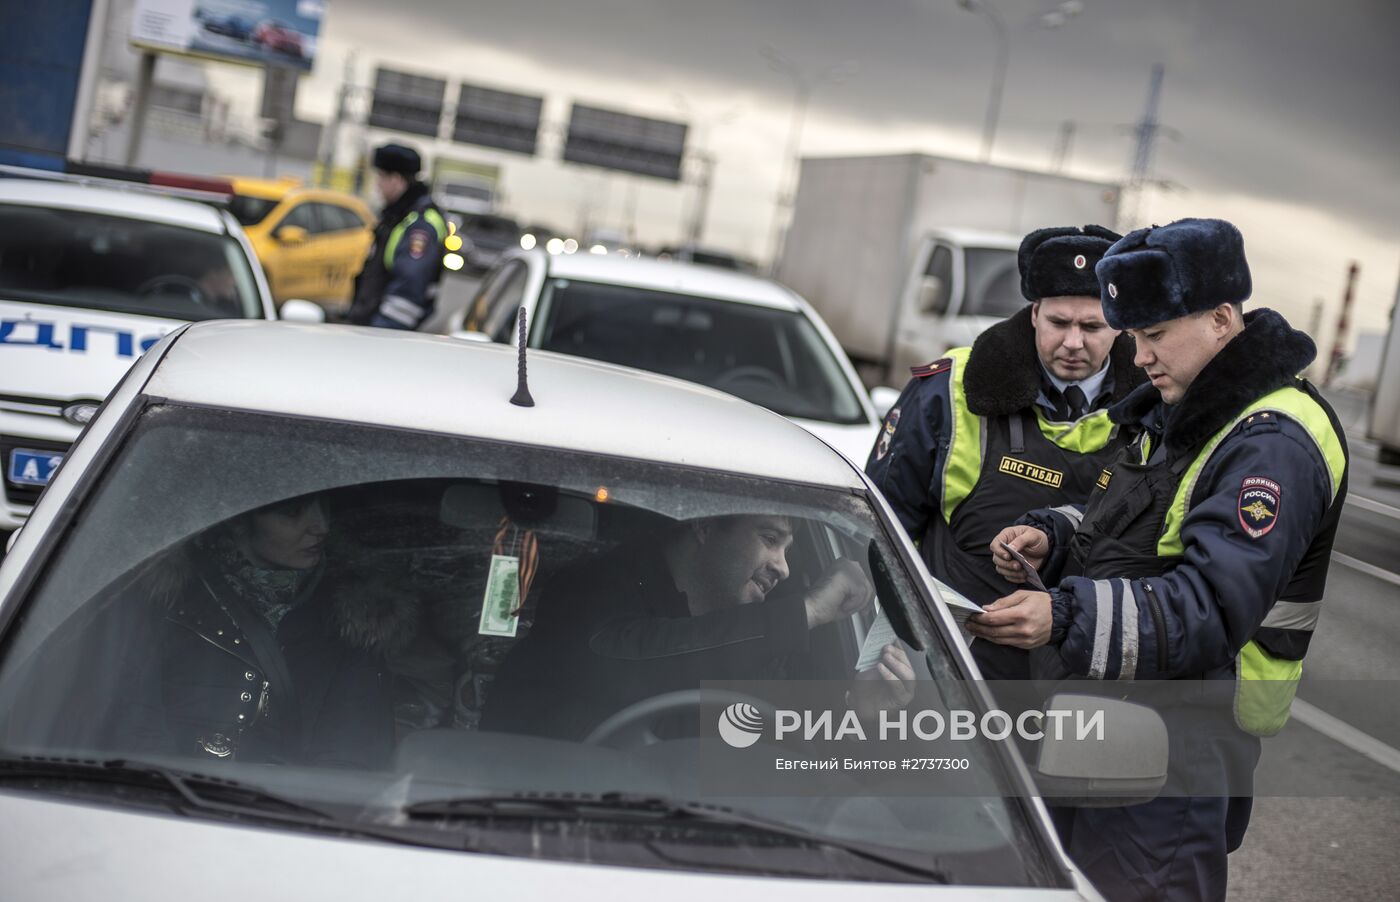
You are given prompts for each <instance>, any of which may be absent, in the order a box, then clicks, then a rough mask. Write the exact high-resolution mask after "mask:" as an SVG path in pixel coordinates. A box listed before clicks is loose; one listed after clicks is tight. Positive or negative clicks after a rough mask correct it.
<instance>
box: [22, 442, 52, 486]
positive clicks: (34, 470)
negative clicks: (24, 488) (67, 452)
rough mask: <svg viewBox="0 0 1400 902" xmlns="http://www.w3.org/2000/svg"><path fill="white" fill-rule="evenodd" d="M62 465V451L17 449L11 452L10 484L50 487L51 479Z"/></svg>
mask: <svg viewBox="0 0 1400 902" xmlns="http://www.w3.org/2000/svg"><path fill="white" fill-rule="evenodd" d="M61 463H63V452H61V451H35V450H33V449H32V448H15V449H14V450H13V451H11V452H10V472H9V474H8V475H9V478H10V482H12V483H14V484H15V485H39V486H43V485H48V484H49V479H50V478H51V477H52V476H53V473H54V471H55V470H57V469H58V465H59V464H61Z"/></svg>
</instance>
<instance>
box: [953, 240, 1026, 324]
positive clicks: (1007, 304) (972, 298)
mask: <svg viewBox="0 0 1400 902" xmlns="http://www.w3.org/2000/svg"><path fill="white" fill-rule="evenodd" d="M967 297H968V299H969V306H968V308H967V309H966V310H965V311H964V313H966V314H971V315H973V316H994V317H997V318H1002V317H1007V316H1011V315H1012V314H1014V313H1016V312H1017V311H1019V310H1021V309H1022V308H1024V307H1025V306H1026V299H1025V298H1024V297H1022V296H1021V278H1020V275H1019V273H1018V270H1017V268H1016V251H1015V250H1010V249H1006V248H997V247H970V248H968V249H967Z"/></svg>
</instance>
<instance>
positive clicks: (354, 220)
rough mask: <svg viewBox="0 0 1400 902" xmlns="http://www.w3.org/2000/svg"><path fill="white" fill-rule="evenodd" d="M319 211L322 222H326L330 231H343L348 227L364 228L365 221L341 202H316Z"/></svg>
mask: <svg viewBox="0 0 1400 902" xmlns="http://www.w3.org/2000/svg"><path fill="white" fill-rule="evenodd" d="M316 207H317V212H318V214H319V215H320V217H321V222H322V223H324V224H325V230H326V231H328V232H341V231H346V230H348V229H356V230H358V229H363V228H364V227H365V224H364V221H363V220H361V219H360V217H358V216H356V215H355V213H354V211H352V210H350V209H348V208H347V207H342V206H340V205H339V204H324V203H318V204H316Z"/></svg>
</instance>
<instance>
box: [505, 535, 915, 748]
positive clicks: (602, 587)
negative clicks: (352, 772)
mask: <svg viewBox="0 0 1400 902" xmlns="http://www.w3.org/2000/svg"><path fill="white" fill-rule="evenodd" d="M792 540H793V523H792V521H791V520H790V519H789V518H787V517H780V516H766V515H734V516H723V517H709V518H705V519H701V520H695V521H690V522H687V523H683V524H681V525H679V526H677V527H676V528H675V529H674V530H672V531H670V532H669V533H668V534H666V535H665V536H664V537H663V538H662V539H661V540H660V541H656V540H650V541H647V542H645V543H627V544H624V545H622V546H620V547H619V548H616V549H614V550H613V551H611V552H609V553H608V554H605V555H602V556H601V557H598V558H594V559H591V560H588V561H584V562H583V563H581V564H580V565H577V566H575V567H571V568H569V569H568V570H565V571H564V572H562V573H560V574H559V575H558V576H557V577H555V578H554V579H553V580H552V581H551V582H550V584H549V585H548V586H547V587H546V588H545V590H544V592H543V594H542V596H541V598H540V605H539V614H538V618H537V620H536V623H535V627H534V630H533V631H532V632H531V633H530V635H529V636H528V637H527V638H526V639H525V640H523V641H522V642H521V644H520V645H519V646H518V647H517V648H516V649H515V650H514V651H513V652H512V653H511V655H510V656H509V657H508V658H506V660H505V662H504V663H503V665H502V668H501V672H500V674H499V675H498V676H497V678H496V683H495V685H494V686H493V690H492V694H491V697H490V700H489V701H488V704H487V707H486V713H485V717H484V719H483V722H482V726H483V727H484V728H486V729H490V730H500V731H509V732H518V733H533V734H538V735H545V736H552V737H556V738H561V739H582V738H584V737H585V736H587V735H588V733H589V732H590V731H591V730H592V729H593V728H594V727H596V726H597V725H598V724H599V723H600V722H601V721H603V720H605V719H606V718H607V717H609V716H610V715H612V714H615V713H617V712H618V711H621V710H623V709H624V708H626V707H627V706H628V705H631V704H633V703H635V702H638V701H641V700H642V699H645V698H650V697H652V696H655V695H660V694H662V693H666V692H672V691H677V690H683V689H698V688H699V687H700V681H701V680H713V679H781V678H783V677H787V676H792V675H794V672H795V670H796V668H797V667H799V666H800V663H801V661H802V659H803V657H804V656H805V654H806V652H807V636H808V631H809V630H811V629H813V628H815V627H818V626H821V625H823V624H826V623H831V622H833V621H835V620H838V619H840V618H842V617H848V616H850V615H851V614H854V613H856V612H857V611H860V610H863V609H864V608H865V607H866V606H867V605H869V604H870V602H871V600H872V599H873V598H874V590H873V588H872V587H871V584H870V581H869V580H868V579H867V578H866V576H865V574H864V572H863V571H862V570H861V568H860V567H859V565H857V564H856V563H855V562H854V561H850V560H839V561H836V562H835V563H834V564H832V565H831V566H830V567H829V568H827V570H826V572H824V573H823V574H822V575H821V576H820V577H819V578H818V579H817V580H816V581H815V582H814V583H813V584H812V586H811V587H810V588H809V589H807V590H806V591H805V592H781V591H777V592H775V589H777V588H778V586H779V584H781V583H782V582H783V581H784V580H786V579H787V578H788V575H789V570H788V563H787V550H788V547H789V546H790V545H791V544H792ZM867 676H868V677H871V678H876V677H878V678H881V679H884V680H888V681H891V682H894V683H902V684H912V683H913V681H914V671H913V668H912V667H911V666H910V665H909V662H908V659H907V658H906V657H905V656H904V654H903V652H901V651H900V650H898V649H897V648H895V647H893V646H889V647H886V649H885V652H884V657H883V659H882V661H881V662H880V663H879V664H878V665H877V666H876V667H875V668H873V669H872V670H871V671H869V672H868V673H867Z"/></svg>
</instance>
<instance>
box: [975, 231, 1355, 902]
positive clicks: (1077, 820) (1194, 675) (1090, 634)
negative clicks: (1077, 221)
mask: <svg viewBox="0 0 1400 902" xmlns="http://www.w3.org/2000/svg"><path fill="white" fill-rule="evenodd" d="M1097 271H1098V276H1099V279H1100V281H1101V282H1102V284H1103V309H1104V315H1105V317H1106V318H1107V319H1108V322H1109V323H1110V324H1111V325H1113V326H1114V327H1115V328H1120V329H1125V330H1127V331H1128V332H1130V333H1131V334H1132V335H1133V337H1134V338H1136V339H1137V358H1136V362H1137V364H1138V365H1139V366H1142V367H1143V368H1144V369H1145V370H1146V371H1147V375H1148V376H1149V377H1150V379H1151V383H1152V384H1151V385H1144V386H1142V387H1141V388H1139V389H1138V390H1136V391H1135V392H1133V393H1132V394H1131V395H1130V396H1128V398H1127V399H1125V400H1124V401H1123V402H1122V403H1121V404H1118V405H1116V406H1115V407H1114V408H1113V409H1112V410H1111V411H1110V414H1111V416H1112V417H1113V419H1114V421H1115V422H1117V423H1120V424H1123V425H1125V426H1133V425H1136V426H1138V427H1140V428H1141V429H1142V430H1143V432H1142V434H1141V438H1140V439H1139V441H1137V442H1136V443H1135V444H1134V445H1133V446H1132V447H1130V448H1128V449H1127V450H1126V451H1125V452H1124V453H1123V455H1122V456H1121V457H1120V458H1119V460H1117V461H1116V462H1115V463H1113V464H1112V465H1111V466H1110V467H1109V468H1108V469H1107V470H1105V472H1104V474H1103V478H1102V479H1101V480H1099V482H1098V484H1097V486H1096V487H1095V489H1094V492H1093V494H1092V495H1091V496H1090V499H1089V502H1088V505H1087V507H1086V509H1085V511H1084V514H1083V518H1082V521H1081V522H1079V523H1078V524H1076V522H1075V521H1076V519H1077V518H1076V517H1075V516H1073V515H1068V514H1066V513H1064V512H1054V511H1050V510H1042V511H1036V512H1033V513H1031V514H1029V515H1028V516H1027V517H1025V518H1023V520H1022V521H1021V522H1022V525H1018V526H1012V527H1009V528H1007V529H1006V530H1004V531H1003V532H1001V533H1000V534H999V535H998V536H997V539H996V540H995V541H998V542H999V541H1006V542H1009V543H1010V544H1012V545H1013V546H1015V547H1018V548H1019V550H1020V551H1021V552H1022V553H1023V554H1024V555H1025V557H1026V558H1027V560H1028V561H1029V562H1030V563H1031V564H1032V566H1037V567H1038V569H1039V570H1040V571H1041V572H1042V574H1043V575H1044V577H1045V578H1046V584H1047V585H1050V586H1054V587H1055V588H1053V589H1052V591H1051V592H1050V593H1049V594H1046V593H1044V592H1033V591H1018V592H1014V593H1011V594H1010V595H1008V596H1007V597H1005V598H1002V599H1000V600H998V601H997V602H996V603H995V604H993V605H991V606H990V607H989V608H988V610H987V612H986V613H983V614H978V615H974V616H973V618H972V619H971V620H970V621H969V629H971V631H972V632H973V633H974V634H976V635H977V636H979V637H981V638H983V639H987V640H990V641H992V642H998V643H1006V644H1008V645H1011V646H1014V647H1018V648H1036V647H1039V646H1046V645H1048V646H1049V647H1050V648H1053V649H1054V650H1055V651H1056V653H1057V654H1058V657H1059V658H1060V659H1061V661H1062V662H1063V663H1064V665H1065V666H1066V667H1067V669H1068V670H1069V671H1070V672H1071V673H1073V674H1075V675H1078V676H1082V677H1088V678H1089V679H1098V680H1120V679H1126V680H1132V679H1136V680H1191V681H1202V680H1223V681H1229V682H1226V683H1224V684H1223V685H1222V684H1221V683H1214V684H1210V683H1206V684H1204V686H1213V687H1215V689H1222V688H1223V689H1224V690H1225V692H1224V696H1225V701H1226V704H1225V705H1222V706H1221V708H1222V709H1223V713H1224V717H1223V718H1222V720H1223V721H1224V723H1223V727H1224V729H1222V730H1219V731H1217V732H1214V733H1212V734H1210V736H1209V737H1202V735H1200V734H1199V732H1198V730H1199V726H1200V725H1199V723H1198V722H1196V721H1192V722H1190V723H1189V724H1187V723H1184V722H1182V721H1178V722H1177V726H1183V727H1186V728H1184V729H1171V731H1170V737H1169V738H1170V745H1169V751H1170V771H1169V781H1170V780H1172V779H1174V777H1173V775H1176V776H1177V777H1181V778H1182V779H1183V780H1187V779H1189V780H1191V781H1192V782H1193V784H1194V785H1200V784H1201V783H1202V782H1209V783H1210V785H1212V786H1221V787H1224V788H1222V789H1221V790H1219V791H1215V792H1214V793H1213V794H1211V795H1209V796H1202V795H1197V794H1195V793H1194V792H1191V793H1189V794H1176V795H1167V794H1164V795H1162V796H1159V797H1158V798H1157V799H1155V800H1153V801H1151V802H1148V803H1146V804H1142V805H1133V806H1130V807H1125V808H1081V809H1078V810H1076V811H1075V813H1074V818H1073V823H1072V824H1071V825H1070V826H1069V829H1068V830H1067V831H1065V833H1064V835H1062V837H1061V838H1062V839H1063V840H1064V844H1065V847H1066V848H1067V849H1068V851H1069V854H1070V856H1071V857H1072V858H1073V859H1074V861H1075V862H1076V863H1077V864H1078V865H1079V866H1080V868H1082V869H1083V870H1084V872H1085V873H1086V874H1087V875H1088V876H1089V879H1090V880H1091V881H1093V883H1094V886H1095V887H1096V888H1098V889H1099V891H1100V892H1102V893H1103V894H1104V895H1105V896H1107V897H1108V898H1109V899H1112V900H1123V899H1180V900H1193V902H1194V900H1217V899H1224V898H1225V889H1226V868H1227V865H1226V855H1227V854H1228V853H1229V852H1232V851H1234V850H1235V849H1236V848H1238V847H1239V845H1240V843H1241V842H1242V841H1243V838H1244V831H1245V828H1246V827H1247V826H1248V823H1249V813H1250V807H1251V804H1252V799H1251V798H1249V797H1247V795H1246V793H1247V792H1248V789H1247V788H1246V789H1245V790H1243V791H1242V790H1241V789H1240V787H1239V785H1238V784H1237V783H1235V782H1228V781H1227V780H1225V778H1224V775H1225V774H1226V773H1227V769H1228V768H1231V767H1235V768H1237V770H1236V771H1229V773H1230V774H1231V775H1233V774H1234V773H1237V772H1239V770H1242V771H1243V773H1244V774H1245V777H1246V779H1248V775H1249V774H1250V773H1251V772H1252V770H1253V766H1254V764H1255V762H1256V761H1257V759H1258V755H1259V740H1258V738H1257V737H1259V736H1270V735H1273V734H1274V733H1276V732H1278V731H1279V730H1280V729H1282V727H1283V725H1284V723H1285V721H1286V720H1287V717H1288V710H1289V705H1290V704H1291V702H1292V697H1293V693H1294V690H1295V689H1296V685H1297V680H1298V678H1299V677H1300V675H1301V673H1302V666H1303V665H1302V659H1303V655H1304V653H1305V652H1306V651H1307V647H1308V641H1309V639H1310V638H1311V636H1312V631H1313V627H1314V626H1315V625H1316V623H1317V618H1318V613H1319V608H1320V607H1321V602H1322V597H1323V590H1324V588H1325V585H1326V579H1327V565H1328V560H1329V557H1330V555H1331V550H1332V540H1333V537H1334V535H1335V533H1336V530H1337V521H1338V519H1339V517H1340V515H1341V510H1342V503H1343V500H1344V499H1345V497H1346V491H1347V489H1346V484H1347V460H1348V457H1347V447H1346V440H1345V437H1344V435H1343V432H1342V428H1341V426H1340V425H1339V423H1338V422H1337V417H1336V414H1335V413H1334V412H1333V411H1332V409H1331V407H1329V406H1328V404H1327V402H1326V401H1324V400H1323V399H1322V398H1321V397H1320V396H1319V395H1318V393H1317V391H1316V390H1315V389H1314V388H1313V387H1312V386H1311V385H1310V384H1308V383H1307V382H1306V381H1305V380H1304V379H1302V378H1301V377H1300V376H1299V375H1298V374H1299V373H1301V372H1302V371H1303V370H1304V369H1306V368H1307V366H1308V365H1309V364H1310V363H1312V361H1313V358H1314V356H1316V348H1314V346H1313V343H1312V340H1311V339H1309V338H1308V337H1307V336H1306V335H1304V334H1303V333H1301V332H1296V331H1294V330H1293V329H1292V328H1290V327H1289V325H1288V323H1287V321H1285V320H1284V318H1283V317H1282V316H1279V315H1278V314H1277V313H1275V312H1273V311H1272V310H1256V311H1253V312H1251V313H1248V314H1246V313H1244V312H1243V302H1244V300H1245V299H1247V298H1248V297H1249V295H1250V291H1251V280H1250V274H1249V266H1248V264H1247V263H1246V262H1245V256H1244V241H1243V239H1242V237H1241V236H1240V233H1239V231H1238V230H1237V229H1236V228H1235V227H1234V226H1232V225H1230V224H1229V223H1227V222H1223V221H1221V220H1215V219H1204V220H1202V219H1184V220H1181V221H1180V222H1174V223H1172V224H1170V225H1167V226H1162V227H1153V228H1149V229H1139V230H1138V231H1136V232H1133V233H1131V234H1129V235H1128V236H1127V237H1125V238H1123V239H1122V240H1121V241H1119V242H1118V243H1116V244H1114V245H1113V247H1111V248H1109V250H1108V253H1107V254H1105V255H1104V258H1103V260H1102V261H1101V262H1100V263H1099V265H1098V267H1097ZM1076 527H1077V528H1076ZM993 553H994V554H996V555H997V568H998V571H999V572H1001V573H1002V574H1003V575H1005V576H1006V577H1007V578H1008V579H1013V580H1021V579H1022V578H1023V576H1024V573H1023V571H1022V568H1021V566H1020V564H1019V563H1017V562H1016V561H1015V560H1014V559H1013V558H1012V557H1011V556H1010V555H1008V554H1006V553H1005V552H1004V551H1001V550H1000V546H999V545H995V544H994V546H993ZM1066 574H1069V575H1068V576H1066ZM1204 686H1203V684H1201V683H1199V682H1194V683H1192V684H1183V689H1184V692H1183V694H1185V692H1191V693H1196V694H1199V693H1201V692H1203V691H1205V689H1204ZM1145 688H1147V687H1145ZM1212 691H1213V690H1212ZM1193 697H1194V696H1193ZM1178 713H1179V712H1178ZM1164 716H1166V717H1167V720H1168V723H1169V727H1171V725H1172V719H1171V716H1170V712H1168V714H1166V715H1164ZM1241 760H1243V762H1244V763H1243V767H1242V768H1241V767H1240V762H1241ZM1214 777H1218V779H1214ZM1230 796H1235V797H1233V798H1231V797H1230Z"/></svg>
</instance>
